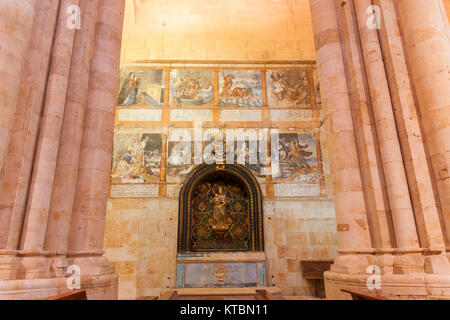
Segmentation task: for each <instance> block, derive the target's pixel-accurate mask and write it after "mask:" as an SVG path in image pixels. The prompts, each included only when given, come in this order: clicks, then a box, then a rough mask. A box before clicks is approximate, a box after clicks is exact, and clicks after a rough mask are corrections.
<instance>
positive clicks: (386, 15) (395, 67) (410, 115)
mask: <svg viewBox="0 0 450 320" xmlns="http://www.w3.org/2000/svg"><path fill="white" fill-rule="evenodd" d="M374 4H375V5H378V6H379V7H380V9H381V12H382V15H381V28H380V30H379V36H380V42H381V46H382V51H383V55H384V62H385V67H386V71H387V76H388V81H389V87H390V93H391V97H392V104H393V107H394V113H395V117H396V119H397V127H398V133H399V138H400V143H401V146H402V152H403V161H404V163H405V168H406V173H407V178H408V182H409V188H410V192H411V200H412V203H413V208H414V213H415V217H416V223H417V229H418V232H419V239H420V240H421V246H422V248H423V250H424V251H425V252H424V253H425V271H426V272H427V273H442V272H444V271H445V272H448V263H446V261H445V260H446V259H445V256H444V255H443V254H442V253H443V252H445V242H444V240H445V238H444V236H446V235H445V233H443V232H442V229H441V223H442V221H440V220H441V219H440V216H441V212H440V211H439V209H440V208H439V207H438V204H437V202H436V198H435V187H434V182H433V179H432V177H431V176H430V172H431V167H430V165H429V162H428V160H427V153H426V149H425V145H424V143H423V135H422V130H421V128H420V123H419V115H418V113H417V105H416V101H415V100H414V96H413V89H412V84H411V81H410V77H409V73H408V66H407V64H406V56H405V51H404V47H403V43H402V38H401V35H400V29H399V24H398V23H399V21H398V17H397V14H396V10H395V3H394V0H375V2H374Z"/></svg>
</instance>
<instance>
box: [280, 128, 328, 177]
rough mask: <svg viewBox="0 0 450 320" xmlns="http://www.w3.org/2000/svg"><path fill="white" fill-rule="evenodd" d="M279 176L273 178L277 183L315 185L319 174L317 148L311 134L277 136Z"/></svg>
mask: <svg viewBox="0 0 450 320" xmlns="http://www.w3.org/2000/svg"><path fill="white" fill-rule="evenodd" d="M272 152H277V153H278V159H279V168H280V170H279V174H275V175H274V176H273V178H274V179H276V180H278V181H290V182H298V183H317V182H319V181H320V178H321V172H320V168H319V166H318V160H317V146H316V140H315V138H314V135H313V134H311V133H284V134H283V133H282V134H280V135H279V143H278V150H273V148H272Z"/></svg>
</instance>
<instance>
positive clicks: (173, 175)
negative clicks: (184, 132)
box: [166, 140, 196, 183]
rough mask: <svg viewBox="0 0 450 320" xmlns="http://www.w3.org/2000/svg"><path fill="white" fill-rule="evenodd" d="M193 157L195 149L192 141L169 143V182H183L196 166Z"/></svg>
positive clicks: (167, 175) (167, 168)
mask: <svg viewBox="0 0 450 320" xmlns="http://www.w3.org/2000/svg"><path fill="white" fill-rule="evenodd" d="M193 156H194V148H193V143H192V142H191V141H170V140H169V141H167V164H166V179H167V181H168V182H178V183H180V182H183V181H184V179H185V178H186V176H187V175H188V174H189V173H190V172H191V171H192V170H193V169H194V168H195V166H196V165H195V164H194V159H193Z"/></svg>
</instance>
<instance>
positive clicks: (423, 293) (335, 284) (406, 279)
mask: <svg viewBox="0 0 450 320" xmlns="http://www.w3.org/2000/svg"><path fill="white" fill-rule="evenodd" d="M370 276H372V275H370V274H344V273H338V272H334V271H327V272H325V274H324V278H325V292H326V297H327V299H330V300H351V295H350V294H348V293H344V292H342V291H341V289H348V290H356V291H359V292H362V293H372V294H373V293H376V294H378V295H382V296H384V297H386V298H388V299H408V300H412V299H420V300H430V299H439V298H443V297H447V298H448V297H450V274H445V275H440V274H424V273H422V274H385V275H381V276H380V278H379V279H380V289H372V290H371V289H369V288H368V286H367V279H368V278H369V277H370Z"/></svg>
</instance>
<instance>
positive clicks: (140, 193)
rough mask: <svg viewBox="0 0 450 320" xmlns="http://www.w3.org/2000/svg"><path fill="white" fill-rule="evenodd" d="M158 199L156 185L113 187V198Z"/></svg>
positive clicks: (122, 185)
mask: <svg viewBox="0 0 450 320" xmlns="http://www.w3.org/2000/svg"><path fill="white" fill-rule="evenodd" d="M154 197H158V185H156V184H137V185H128V184H116V185H112V186H111V198H154Z"/></svg>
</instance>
